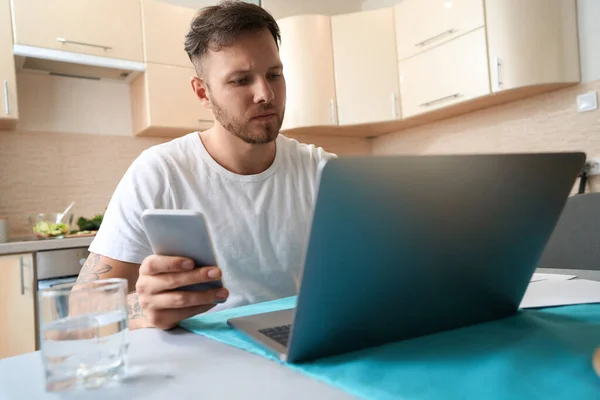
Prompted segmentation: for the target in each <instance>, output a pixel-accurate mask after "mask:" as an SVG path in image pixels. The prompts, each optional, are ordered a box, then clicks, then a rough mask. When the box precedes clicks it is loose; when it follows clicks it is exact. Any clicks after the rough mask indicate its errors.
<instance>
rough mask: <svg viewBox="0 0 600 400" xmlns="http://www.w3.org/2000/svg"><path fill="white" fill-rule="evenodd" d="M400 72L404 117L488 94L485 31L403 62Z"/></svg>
mask: <svg viewBox="0 0 600 400" xmlns="http://www.w3.org/2000/svg"><path fill="white" fill-rule="evenodd" d="M399 70H400V89H401V98H402V115H403V116H404V117H405V118H406V117H410V116H412V115H417V114H421V113H425V112H428V111H433V110H436V109H438V108H442V107H447V106H449V105H451V104H456V103H460V102H463V101H466V100H470V99H474V98H477V97H481V96H484V95H486V94H489V93H490V83H489V82H490V81H489V73H488V63H487V55H486V42H485V30H484V28H479V29H478V30H476V31H474V32H471V33H469V34H467V35H464V36H461V37H459V38H457V39H455V40H453V41H451V42H448V43H445V44H444V45H441V46H438V47H436V48H434V49H431V50H428V51H426V52H424V53H421V54H419V55H416V56H414V57H411V58H409V59H407V60H404V61H402V62H400V64H399Z"/></svg>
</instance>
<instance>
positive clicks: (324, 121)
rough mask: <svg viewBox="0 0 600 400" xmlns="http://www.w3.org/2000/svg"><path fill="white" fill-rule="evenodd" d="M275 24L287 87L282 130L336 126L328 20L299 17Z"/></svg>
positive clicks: (321, 16) (306, 16)
mask: <svg viewBox="0 0 600 400" xmlns="http://www.w3.org/2000/svg"><path fill="white" fill-rule="evenodd" d="M277 23H278V25H279V28H280V30H281V47H280V51H279V53H280V56H281V62H282V63H283V74H284V76H285V81H286V86H287V103H286V109H285V118H284V120H283V125H282V129H293V128H301V127H309V126H323V125H337V119H336V112H335V108H336V107H335V101H336V97H335V81H334V77H333V49H332V46H331V20H330V18H329V17H328V16H324V15H300V16H293V17H288V18H283V19H281V20H279V21H277Z"/></svg>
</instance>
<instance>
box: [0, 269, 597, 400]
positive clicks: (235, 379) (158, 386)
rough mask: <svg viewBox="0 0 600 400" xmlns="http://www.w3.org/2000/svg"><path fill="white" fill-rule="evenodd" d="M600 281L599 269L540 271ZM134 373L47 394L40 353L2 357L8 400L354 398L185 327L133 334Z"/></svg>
mask: <svg viewBox="0 0 600 400" xmlns="http://www.w3.org/2000/svg"><path fill="white" fill-rule="evenodd" d="M537 272H543V273H556V274H568V275H577V277H578V278H580V279H591V280H597V281H600V271H586V270H562V269H541V268H540V269H538V270H537ZM129 338H130V342H131V345H130V348H129V355H130V375H131V376H130V377H129V378H128V379H127V381H126V382H125V383H124V384H123V385H121V386H120V387H117V388H108V389H102V390H99V391H89V392H84V393H81V394H74V395H69V396H67V397H65V396H63V397H60V396H59V395H56V394H47V393H46V392H45V391H44V384H43V366H42V361H41V357H40V354H39V352H34V353H29V354H25V355H22V356H18V357H13V358H8V359H5V360H0V400H5V399H7V400H8V399H11V400H12V399H40V400H44V399H58V398H85V399H91V400H94V399H101V400H106V399H107V398H110V399H144V400H153V399H165V398H167V399H169V398H172V399H187V398H192V397H194V398H196V397H197V398H202V399H213V398H218V399H238V398H243V399H261V400H265V399H282V398H285V399H291V400H293V399H310V400H318V399H331V400H337V399H340V400H341V399H346V400H348V399H353V398H354V397H352V396H350V395H349V394H347V393H345V392H342V391H341V390H339V389H337V388H334V387H331V386H328V385H326V384H324V383H321V382H319V381H316V380H314V379H310V378H308V377H307V376H305V375H303V374H301V373H299V372H296V371H293V370H291V369H289V368H287V367H285V366H282V365H279V364H277V363H275V362H273V361H270V360H267V359H264V358H262V357H260V356H256V355H254V354H251V353H248V352H246V351H243V350H239V349H237V348H233V347H230V346H226V345H224V344H221V343H219V342H216V341H213V340H211V339H208V338H206V337H204V336H201V335H196V334H193V333H190V332H188V331H186V330H183V329H174V330H172V331H168V332H164V331H161V330H158V329H141V330H136V331H132V332H129Z"/></svg>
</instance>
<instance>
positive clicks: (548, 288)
mask: <svg viewBox="0 0 600 400" xmlns="http://www.w3.org/2000/svg"><path fill="white" fill-rule="evenodd" d="M587 303H600V282H597V281H590V280H587V279H572V280H571V279H569V280H545V281H538V282H532V283H530V284H529V286H528V287H527V291H526V292H525V296H523V300H522V301H521V308H539V307H552V306H561V305H571V304H587Z"/></svg>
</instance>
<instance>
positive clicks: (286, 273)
mask: <svg viewBox="0 0 600 400" xmlns="http://www.w3.org/2000/svg"><path fill="white" fill-rule="evenodd" d="M331 157H335V155H334V154H331V153H327V152H325V151H324V150H323V149H322V148H317V147H315V146H314V145H307V144H300V143H299V142H298V141H296V140H294V139H289V138H287V137H284V136H282V135H279V136H278V138H277V139H276V155H275V159H274V161H273V163H272V164H271V166H270V167H269V168H268V169H267V170H265V171H263V172H261V173H259V174H255V175H238V174H235V173H233V172H231V171H229V170H226V169H225V168H223V167H222V166H221V165H219V164H218V163H217V162H216V161H215V160H214V159H213V158H212V157H211V156H210V155H209V153H208V152H207V151H206V149H205V147H204V145H203V144H202V140H201V139H200V136H199V134H198V133H197V132H194V133H190V134H188V135H186V136H183V137H180V138H177V139H174V140H172V141H170V142H167V143H164V144H160V145H157V146H153V147H151V148H149V149H147V150H145V151H144V152H143V153H142V154H141V155H140V156H139V157H138V158H137V159H136V160H135V161H134V162H133V163H132V164H131V166H130V167H129V169H128V170H127V172H126V173H125V175H124V176H123V178H122V180H121V181H120V183H119V184H118V186H117V188H116V190H115V192H114V194H113V196H112V199H111V201H110V203H109V205H108V208H107V210H106V212H105V214H104V219H103V221H102V225H101V228H100V230H99V231H98V233H97V235H96V237H95V238H94V240H93V242H92V244H91V246H90V248H89V251H90V252H93V253H98V254H100V255H103V256H106V257H110V258H113V259H116V260H120V261H124V262H132V263H137V264H140V263H141V262H142V261H143V260H144V258H145V257H147V256H149V255H151V254H152V249H151V247H150V244H149V242H148V240H147V238H146V234H145V233H144V230H143V228H142V224H141V214H142V212H143V211H144V210H145V209H157V208H161V209H188V210H195V211H199V212H201V213H203V214H204V216H205V218H206V220H207V223H208V225H209V229H210V233H211V236H212V238H213V245H214V248H215V252H216V256H217V259H218V260H219V263H220V265H219V267H221V269H222V270H223V281H224V282H225V285H226V287H227V288H228V289H229V291H230V296H229V299H228V300H227V301H226V302H225V303H223V304H220V305H218V306H217V307H215V308H213V309H212V311H216V310H219V309H224V308H231V307H237V306H241V305H246V304H252V303H256V302H261V301H268V300H274V299H277V298H281V297H286V296H292V295H295V294H297V283H298V282H297V280H298V277H299V273H300V269H301V263H302V261H303V256H304V252H305V248H306V245H307V239H308V233H309V232H308V229H309V224H310V220H311V217H312V209H313V206H314V200H315V196H316V190H317V184H318V177H317V175H318V168H319V164H320V163H321V162H322V161H326V160H328V159H330V158H331Z"/></svg>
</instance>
